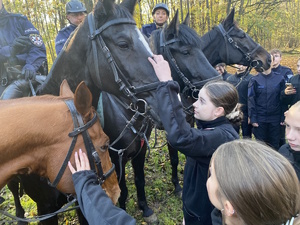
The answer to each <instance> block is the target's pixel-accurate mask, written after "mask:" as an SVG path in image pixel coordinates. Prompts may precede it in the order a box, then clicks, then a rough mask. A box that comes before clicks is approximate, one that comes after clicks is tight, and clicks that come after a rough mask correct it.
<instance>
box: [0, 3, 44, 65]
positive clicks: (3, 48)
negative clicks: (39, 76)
mask: <svg viewBox="0 0 300 225" xmlns="http://www.w3.org/2000/svg"><path fill="white" fill-rule="evenodd" d="M31 34H37V35H39V31H38V30H37V29H36V28H35V27H34V26H33V25H32V23H31V22H30V21H29V20H28V19H27V17H26V16H24V15H21V14H13V13H8V12H7V11H6V10H5V8H4V7H3V8H2V9H1V11H0V56H1V58H2V59H3V58H4V59H5V61H6V60H8V59H9V58H10V57H11V55H10V46H11V45H12V43H13V41H14V40H15V38H17V37H19V36H29V35H31ZM16 57H17V59H18V64H20V65H22V66H24V65H25V64H30V65H32V66H33V67H34V68H35V70H36V71H37V70H38V69H39V68H40V66H41V65H42V64H43V62H44V61H46V59H47V56H46V48H45V45H44V43H43V42H42V45H41V46H40V47H38V46H36V45H34V44H32V47H31V48H30V49H28V52H26V53H23V54H20V55H16Z"/></svg>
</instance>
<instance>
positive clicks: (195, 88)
mask: <svg viewBox="0 0 300 225" xmlns="http://www.w3.org/2000/svg"><path fill="white" fill-rule="evenodd" d="M175 42H180V39H179V38H173V39H171V40H169V41H166V40H165V35H164V29H162V30H161V32H160V48H161V49H162V52H163V53H165V56H166V57H167V59H168V61H169V63H170V65H171V67H172V68H173V69H174V70H175V71H176V73H177V75H178V76H179V77H180V79H181V80H182V81H183V83H184V86H185V87H184V89H183V90H182V91H181V93H185V92H186V91H188V90H191V91H192V95H191V96H192V97H193V98H194V99H198V92H199V90H200V89H201V88H202V87H203V85H204V84H205V83H206V82H208V81H210V80H216V79H220V77H221V75H220V76H217V77H212V78H208V79H205V80H202V81H198V82H194V83H192V82H191V81H190V80H189V79H188V78H187V77H186V76H185V75H184V74H183V73H182V72H181V70H180V68H179V66H178V64H177V62H176V60H175V58H174V57H173V55H172V53H171V51H170V48H169V45H170V44H173V43H175Z"/></svg>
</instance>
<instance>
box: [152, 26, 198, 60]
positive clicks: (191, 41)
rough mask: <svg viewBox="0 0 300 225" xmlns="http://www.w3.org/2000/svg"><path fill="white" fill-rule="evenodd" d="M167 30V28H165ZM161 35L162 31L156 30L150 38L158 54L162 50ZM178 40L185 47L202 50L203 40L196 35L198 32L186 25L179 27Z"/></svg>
mask: <svg viewBox="0 0 300 225" xmlns="http://www.w3.org/2000/svg"><path fill="white" fill-rule="evenodd" d="M163 29H165V30H166V29H167V27H165V28H163ZM160 33H161V30H155V31H153V32H152V33H151V38H150V41H151V43H150V45H152V46H153V47H154V48H153V49H155V51H156V52H155V51H154V53H155V54H157V53H159V52H160V51H159V49H160ZM177 38H178V39H179V40H180V41H181V42H182V43H183V44H184V45H191V46H193V47H196V48H201V43H202V41H201V38H200V37H199V35H198V34H197V33H196V31H195V30H194V29H192V28H190V27H189V26H187V25H185V24H180V25H179V31H178V36H177Z"/></svg>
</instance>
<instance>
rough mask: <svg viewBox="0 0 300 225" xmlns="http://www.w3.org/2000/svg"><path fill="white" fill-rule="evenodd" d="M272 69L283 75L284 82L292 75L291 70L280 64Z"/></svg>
mask: <svg viewBox="0 0 300 225" xmlns="http://www.w3.org/2000/svg"><path fill="white" fill-rule="evenodd" d="M272 71H273V72H274V73H276V74H278V75H281V76H283V77H284V80H285V82H288V80H289V79H290V78H291V77H292V76H293V71H292V70H291V69H290V68H289V67H286V66H282V65H278V66H277V67H276V68H273V69H272Z"/></svg>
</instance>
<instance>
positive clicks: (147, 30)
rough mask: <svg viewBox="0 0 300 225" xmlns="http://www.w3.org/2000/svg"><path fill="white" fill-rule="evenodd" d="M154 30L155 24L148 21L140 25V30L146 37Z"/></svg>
mask: <svg viewBox="0 0 300 225" xmlns="http://www.w3.org/2000/svg"><path fill="white" fill-rule="evenodd" d="M155 30H156V24H155V23H150V24H146V25H144V26H142V30H141V32H142V33H143V34H144V35H146V36H147V38H149V37H150V35H151V33H152V32H153V31H155Z"/></svg>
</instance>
